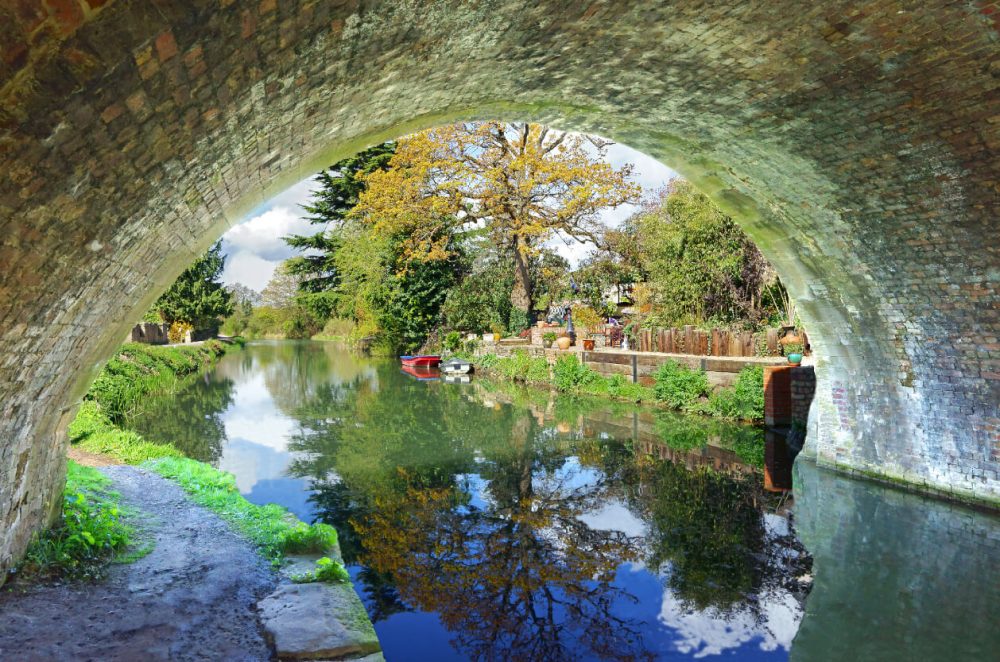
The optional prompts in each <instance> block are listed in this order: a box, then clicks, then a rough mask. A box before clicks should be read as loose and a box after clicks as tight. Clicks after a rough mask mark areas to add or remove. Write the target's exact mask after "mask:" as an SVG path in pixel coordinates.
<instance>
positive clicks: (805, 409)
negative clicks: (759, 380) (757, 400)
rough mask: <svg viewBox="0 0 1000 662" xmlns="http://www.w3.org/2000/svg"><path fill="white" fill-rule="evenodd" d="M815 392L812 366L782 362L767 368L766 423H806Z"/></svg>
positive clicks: (779, 425)
mask: <svg viewBox="0 0 1000 662" xmlns="http://www.w3.org/2000/svg"><path fill="white" fill-rule="evenodd" d="M815 395H816V371H815V370H814V369H813V367H812V366H792V365H787V364H786V365H779V366H768V367H765V368H764V424H765V425H771V426H778V427H785V426H789V425H802V426H804V425H805V424H806V423H807V422H808V421H809V410H810V409H811V407H812V402H813V398H814V397H815Z"/></svg>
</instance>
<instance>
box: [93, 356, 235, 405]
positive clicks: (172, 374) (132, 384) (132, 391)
mask: <svg viewBox="0 0 1000 662" xmlns="http://www.w3.org/2000/svg"><path fill="white" fill-rule="evenodd" d="M234 344H235V346H238V347H239V346H242V345H240V344H239V343H238V342H237V343H234ZM226 349H227V345H226V344H224V343H222V342H219V341H217V340H208V341H206V342H204V343H202V344H201V345H190V346H189V345H179V346H156V345H143V344H140V343H126V344H124V345H122V347H121V349H120V350H118V354H116V355H115V356H114V357H112V358H111V359H110V360H109V361H108V362H107V363H106V364H105V365H104V368H103V369H102V370H101V373H100V374H99V375H98V376H97V379H95V380H94V383H93V384H91V385H90V389H89V390H88V391H87V395H86V396H85V398H86V399H87V400H92V401H94V402H96V403H98V404H99V405H100V407H101V410H102V411H103V412H104V414H105V415H106V416H107V417H108V418H109V419H110V420H111V421H112V422H113V423H116V424H121V423H123V422H125V421H126V420H127V419H128V417H129V416H131V415H133V414H135V413H136V412H137V411H138V409H139V406H140V404H141V403H142V401H143V400H144V399H145V398H146V396H148V395H150V394H152V393H162V392H166V391H169V390H171V389H172V388H173V387H174V386H176V385H177V384H178V382H179V381H180V379H181V378H183V377H185V376H187V375H191V374H194V373H197V372H200V371H201V370H203V369H204V368H205V367H206V366H208V365H211V364H212V363H214V362H215V360H216V359H218V357H220V356H222V355H223V354H225V353H226Z"/></svg>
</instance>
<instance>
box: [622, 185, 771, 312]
mask: <svg viewBox="0 0 1000 662" xmlns="http://www.w3.org/2000/svg"><path fill="white" fill-rule="evenodd" d="M633 222H635V223H636V225H637V227H638V240H639V255H640V260H641V263H642V267H643V270H644V271H645V272H646V273H647V275H648V282H649V284H650V286H651V288H652V290H653V295H654V297H653V302H652V304H653V306H652V311H653V314H652V315H651V317H652V319H651V320H650V321H651V322H653V323H658V324H663V325H664V326H673V325H679V324H700V323H704V322H712V323H721V324H731V323H749V324H757V323H759V322H761V321H763V320H764V319H766V318H767V317H768V316H769V315H771V314H772V313H773V312H774V307H773V304H772V302H771V301H770V300H769V299H768V298H767V297H766V296H765V290H766V289H767V286H768V285H769V284H771V283H773V282H774V281H775V280H776V277H775V274H774V270H773V268H772V267H771V265H770V264H769V263H768V262H767V260H766V259H764V256H763V255H761V252H760V250H758V249H757V246H756V245H755V244H754V243H753V241H751V239H750V238H749V237H748V236H747V235H746V233H744V232H743V230H742V229H741V228H740V227H739V226H738V225H737V224H736V222H735V221H733V219H732V218H730V217H729V216H727V215H726V214H725V213H723V212H722V211H721V210H720V209H719V208H718V207H716V206H715V204H714V203H713V202H712V201H711V200H709V198H708V197H707V196H706V195H704V194H702V193H700V192H698V191H697V190H696V189H695V188H694V186H692V185H691V184H690V183H689V182H686V181H683V180H676V181H674V182H672V183H671V184H670V185H669V186H668V187H667V188H665V189H664V190H663V191H661V193H660V196H659V199H657V200H655V201H653V202H651V203H650V204H648V205H647V206H646V207H645V209H643V210H642V211H640V212H639V213H638V215H637V216H636V218H634V219H633Z"/></svg>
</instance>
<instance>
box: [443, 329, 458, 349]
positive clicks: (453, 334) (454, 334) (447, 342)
mask: <svg viewBox="0 0 1000 662" xmlns="http://www.w3.org/2000/svg"><path fill="white" fill-rule="evenodd" d="M441 345H442V346H443V347H444V348H445V349H446V350H448V351H449V352H454V351H457V350H458V348H459V347H461V346H462V334H460V333H459V332H458V331H449V332H448V333H446V334H445V336H444V339H443V340H442V341H441Z"/></svg>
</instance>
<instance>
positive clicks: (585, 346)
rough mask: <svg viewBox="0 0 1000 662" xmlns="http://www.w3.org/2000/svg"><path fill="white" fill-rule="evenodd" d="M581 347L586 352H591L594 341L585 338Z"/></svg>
mask: <svg viewBox="0 0 1000 662" xmlns="http://www.w3.org/2000/svg"><path fill="white" fill-rule="evenodd" d="M583 349H584V351H586V352H592V351H594V341H593V340H591V339H590V338H587V339H585V340H584V341H583Z"/></svg>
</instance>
